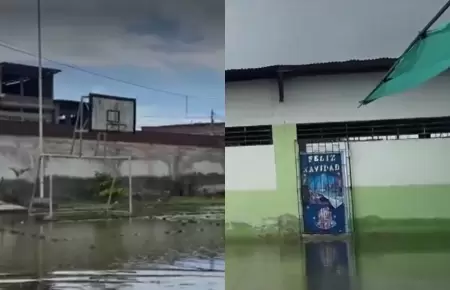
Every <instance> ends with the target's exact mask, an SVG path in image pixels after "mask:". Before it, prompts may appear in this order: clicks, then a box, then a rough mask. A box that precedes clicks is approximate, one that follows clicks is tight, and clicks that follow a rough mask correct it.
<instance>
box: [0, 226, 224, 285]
mask: <svg viewBox="0 0 450 290" xmlns="http://www.w3.org/2000/svg"><path fill="white" fill-rule="evenodd" d="M223 231H224V228H223V224H222V223H220V222H208V221H205V222H199V223H184V222H182V221H181V222H168V221H151V220H135V221H128V220H127V221H119V220H115V221H114V220H113V221H103V222H90V223H89V222H78V223H76V222H75V223H55V224H47V225H44V226H42V225H38V224H34V223H28V222H26V223H17V224H10V225H7V226H5V227H3V228H2V230H1V231H0V274H1V275H2V276H1V277H0V289H8V290H13V289H14V290H15V289H133V290H134V289H163V288H166V287H171V288H174V289H196V290H203V289H214V290H215V289H224V288H225V286H224V261H223V253H224V249H223V247H224V240H223Z"/></svg>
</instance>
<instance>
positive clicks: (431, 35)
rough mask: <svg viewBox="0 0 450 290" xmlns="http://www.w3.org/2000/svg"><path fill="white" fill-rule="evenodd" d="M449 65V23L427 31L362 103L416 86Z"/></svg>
mask: <svg viewBox="0 0 450 290" xmlns="http://www.w3.org/2000/svg"><path fill="white" fill-rule="evenodd" d="M449 67H450V23H448V24H446V25H444V26H443V27H441V28H439V29H435V30H429V31H427V32H426V33H425V34H424V35H423V37H421V38H420V39H419V40H418V41H417V42H416V43H415V44H414V45H413V46H412V47H411V48H410V49H409V50H408V51H406V52H405V53H404V54H403V55H402V56H401V57H400V58H399V59H398V61H397V62H396V64H395V66H394V67H393V68H392V69H391V71H390V73H389V74H388V75H387V77H386V78H385V80H384V81H383V82H381V83H380V84H379V85H378V86H377V88H376V89H375V90H374V91H373V92H372V93H371V94H370V95H369V96H367V97H366V98H365V99H364V100H363V101H361V104H362V105H366V104H369V103H371V102H373V101H375V100H377V99H379V98H382V97H385V96H390V95H393V94H397V93H401V92H404V91H406V90H409V89H412V88H415V87H417V86H419V85H421V84H422V83H424V82H426V81H428V80H429V79H431V78H433V77H435V76H437V75H439V74H440V73H442V72H444V71H445V70H447V69H448V68H449Z"/></svg>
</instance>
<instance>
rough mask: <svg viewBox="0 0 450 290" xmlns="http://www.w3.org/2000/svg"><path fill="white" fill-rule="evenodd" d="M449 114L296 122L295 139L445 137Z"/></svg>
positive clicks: (358, 139) (447, 134)
mask: <svg viewBox="0 0 450 290" xmlns="http://www.w3.org/2000/svg"><path fill="white" fill-rule="evenodd" d="M449 133H450V117H438V118H414V119H396V120H378V121H352V122H333V123H314V124H297V138H298V139H299V140H301V139H303V140H351V141H367V140H395V139H417V138H445V137H449Z"/></svg>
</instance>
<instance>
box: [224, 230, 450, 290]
mask: <svg viewBox="0 0 450 290" xmlns="http://www.w3.org/2000/svg"><path fill="white" fill-rule="evenodd" d="M226 253H227V257H226V266H227V267H226V286H227V290H241V289H242V290H244V289H245V290H253V289H255V290H256V289H258V290H264V289H267V290H269V289H280V290H281V289H284V290H294V289H295V290H298V289H304V290H331V289H333V290H341V289H342V290H347V289H355V290H356V289H358V290H378V289H384V290H403V289H405V290H406V289H407V290H416V289H417V290H419V289H420V290H423V289H428V288H429V289H433V290H435V289H442V290H444V289H448V285H449V283H450V275H449V274H448V269H450V235H448V234H433V235H415V234H407V235H384V236H380V235H368V236H364V237H359V238H356V239H354V241H350V240H349V241H321V242H319V241H314V242H313V241H311V242H304V243H301V242H298V243H290V244H267V243H263V242H261V243H258V244H242V243H241V244H239V243H235V242H233V243H227V245H226Z"/></svg>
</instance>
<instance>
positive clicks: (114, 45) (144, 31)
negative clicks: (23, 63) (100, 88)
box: [0, 0, 225, 71]
mask: <svg viewBox="0 0 450 290" xmlns="http://www.w3.org/2000/svg"><path fill="white" fill-rule="evenodd" d="M36 2H37V1H36V0H2V1H0V40H2V41H6V42H8V43H11V44H13V45H15V46H17V47H20V48H23V49H25V50H28V51H32V52H36V38H37V36H36ZM224 9H225V8H224V0H183V1H178V0H128V1H123V0H89V1H80V0H64V1H61V0H42V19H43V20H42V24H43V42H44V55H45V56H47V57H49V58H52V59H56V60H60V61H66V62H71V63H75V64H78V65H92V66H95V65H113V64H115V65H138V66H145V67H160V68H167V67H170V66H174V65H179V64H183V65H199V66H206V67H210V68H214V69H216V70H219V71H221V70H223V67H224V26H225V24H224V21H225V19H224V18H225V16H224V13H225V12H224V11H225V10H224ZM0 54H1V55H2V59H8V60H22V58H23V57H24V56H22V55H20V54H18V53H14V52H11V51H7V50H5V49H2V50H0Z"/></svg>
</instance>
